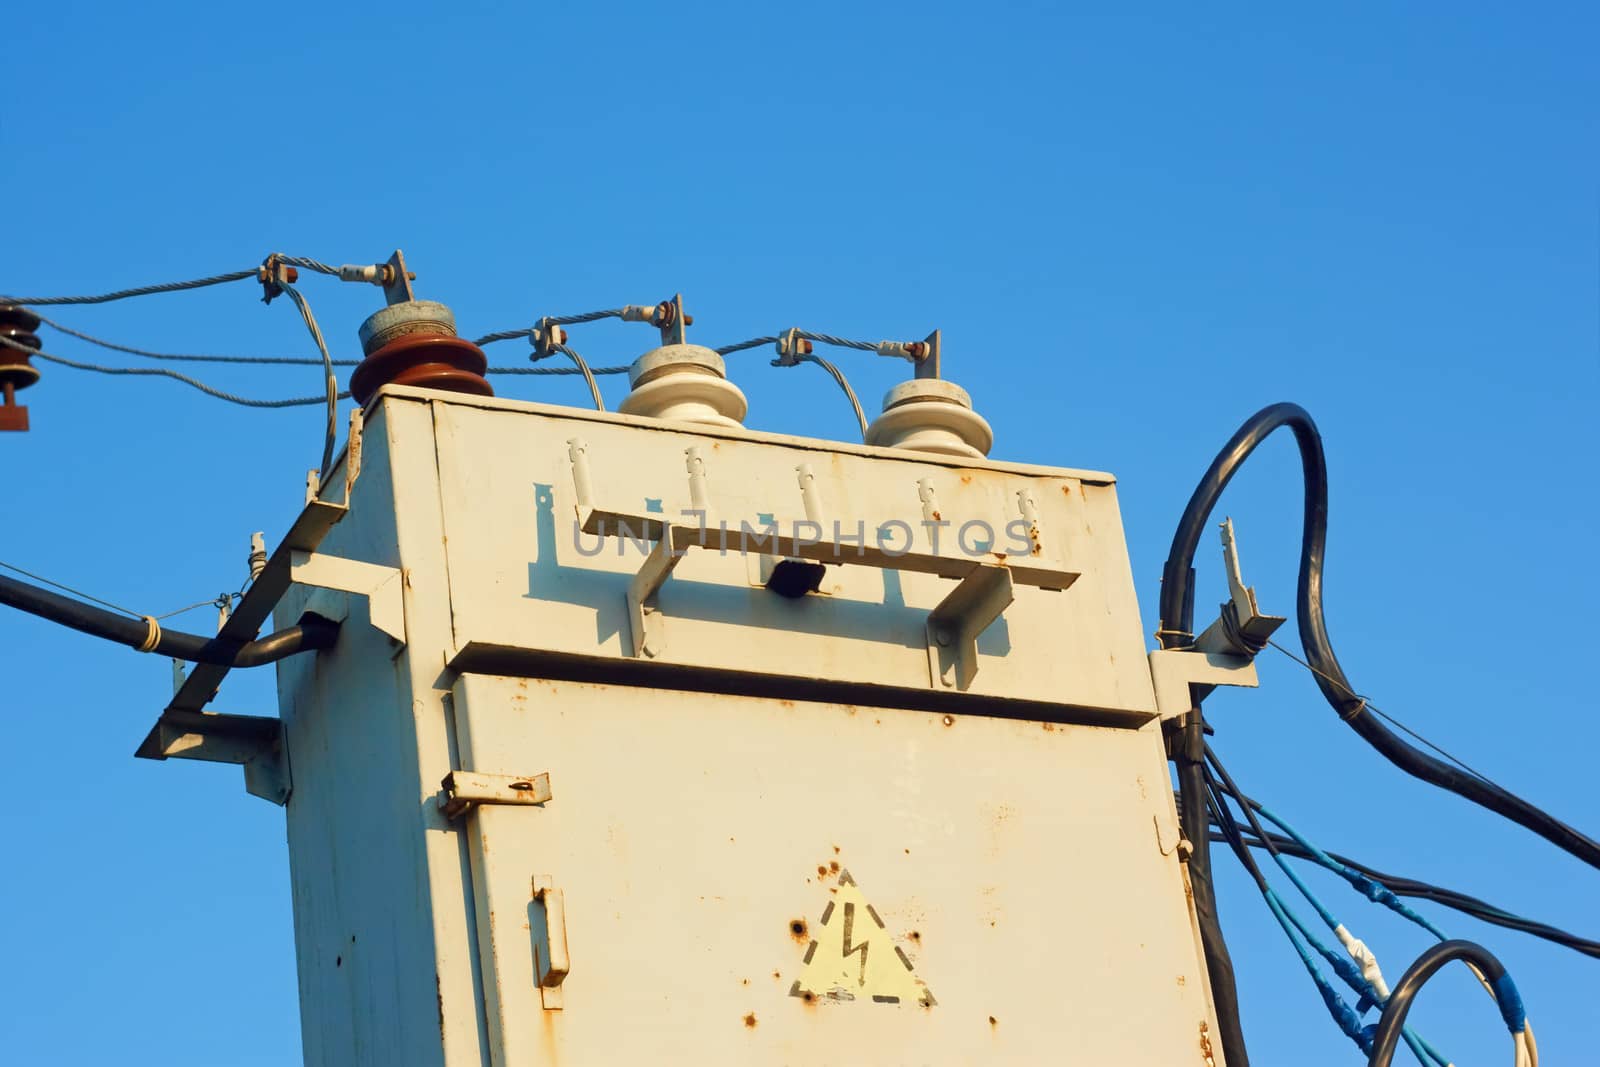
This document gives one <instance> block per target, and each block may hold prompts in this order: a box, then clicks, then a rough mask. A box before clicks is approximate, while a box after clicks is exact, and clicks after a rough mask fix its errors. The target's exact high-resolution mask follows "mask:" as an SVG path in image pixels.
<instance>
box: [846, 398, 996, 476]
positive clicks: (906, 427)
mask: <svg viewBox="0 0 1600 1067" xmlns="http://www.w3.org/2000/svg"><path fill="white" fill-rule="evenodd" d="M867 444H869V445H884V446H887V447H889V448H907V449H911V450H913V451H917V452H935V453H938V454H940V455H945V456H965V457H966V458H968V459H982V458H984V457H985V456H987V455H988V454H989V449H990V448H991V447H993V445H994V431H993V430H992V429H990V427H989V423H988V422H987V421H985V419H984V417H983V416H982V415H979V414H978V413H977V412H976V411H973V410H972V397H970V396H968V395H967V391H966V390H965V389H963V388H961V387H960V386H959V385H956V384H955V383H954V382H947V381H945V380H943V379H942V378H915V379H912V380H911V381H909V382H901V383H900V384H899V385H897V386H895V387H894V388H893V389H890V390H889V392H888V393H886V394H885V395H884V398H883V414H882V415H879V416H878V417H877V418H876V419H873V420H872V425H871V426H868V427H867Z"/></svg>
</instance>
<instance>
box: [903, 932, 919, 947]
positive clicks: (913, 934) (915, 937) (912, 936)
mask: <svg viewBox="0 0 1600 1067" xmlns="http://www.w3.org/2000/svg"><path fill="white" fill-rule="evenodd" d="M906 936H907V937H909V938H910V939H911V940H913V941H915V942H917V943H918V944H921V943H922V934H921V933H920V932H919V931H916V930H913V931H911V932H910V933H909V934H907V935H906Z"/></svg>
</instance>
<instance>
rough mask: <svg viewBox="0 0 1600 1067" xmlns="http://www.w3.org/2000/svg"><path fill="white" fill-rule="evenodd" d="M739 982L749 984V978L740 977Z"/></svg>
mask: <svg viewBox="0 0 1600 1067" xmlns="http://www.w3.org/2000/svg"><path fill="white" fill-rule="evenodd" d="M739 984H740V985H749V984H750V979H748V978H741V979H739Z"/></svg>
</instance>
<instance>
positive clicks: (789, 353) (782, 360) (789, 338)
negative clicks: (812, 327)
mask: <svg viewBox="0 0 1600 1067" xmlns="http://www.w3.org/2000/svg"><path fill="white" fill-rule="evenodd" d="M773 348H774V349H776V350H777V353H778V358H777V359H775V360H773V361H772V365H773V366H774V367H794V366H797V365H799V363H800V357H801V356H809V355H811V353H812V352H813V351H815V347H814V346H813V345H812V344H811V342H810V341H809V340H807V339H806V338H804V337H801V336H800V331H799V330H798V329H792V330H785V331H784V333H783V336H781V337H779V338H778V342H777V344H775V345H773Z"/></svg>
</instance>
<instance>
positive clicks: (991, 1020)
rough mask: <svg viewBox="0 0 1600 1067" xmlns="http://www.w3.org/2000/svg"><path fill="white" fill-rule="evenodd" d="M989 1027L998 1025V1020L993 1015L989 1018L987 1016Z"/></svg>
mask: <svg viewBox="0 0 1600 1067" xmlns="http://www.w3.org/2000/svg"><path fill="white" fill-rule="evenodd" d="M989 1025H990V1026H999V1025H1000V1020H998V1019H996V1018H995V1017H994V1016H993V1015H991V1016H989Z"/></svg>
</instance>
